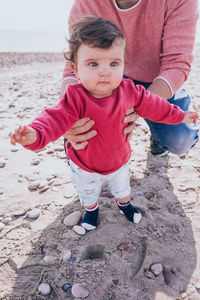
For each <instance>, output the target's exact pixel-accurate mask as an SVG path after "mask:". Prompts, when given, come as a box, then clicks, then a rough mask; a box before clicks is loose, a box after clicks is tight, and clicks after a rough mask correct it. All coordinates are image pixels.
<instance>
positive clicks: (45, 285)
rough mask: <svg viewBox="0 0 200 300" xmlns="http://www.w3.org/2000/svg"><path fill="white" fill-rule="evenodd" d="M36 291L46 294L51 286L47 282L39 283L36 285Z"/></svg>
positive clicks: (49, 291)
mask: <svg viewBox="0 0 200 300" xmlns="http://www.w3.org/2000/svg"><path fill="white" fill-rule="evenodd" d="M38 291H39V292H40V293H41V294H42V295H44V296H47V295H49V294H50V293H51V287H50V285H49V284H48V283H41V284H40V285H39V287H38Z"/></svg>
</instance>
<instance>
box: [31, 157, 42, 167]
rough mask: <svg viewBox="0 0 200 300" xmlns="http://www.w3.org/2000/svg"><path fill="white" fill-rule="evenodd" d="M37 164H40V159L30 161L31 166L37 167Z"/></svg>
mask: <svg viewBox="0 0 200 300" xmlns="http://www.w3.org/2000/svg"><path fill="white" fill-rule="evenodd" d="M39 163H40V159H38V158H37V159H34V160H32V162H31V165H32V166H37V165H39Z"/></svg>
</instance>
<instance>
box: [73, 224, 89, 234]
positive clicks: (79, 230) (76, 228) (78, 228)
mask: <svg viewBox="0 0 200 300" xmlns="http://www.w3.org/2000/svg"><path fill="white" fill-rule="evenodd" d="M73 230H74V231H75V232H76V233H77V234H79V235H85V234H86V230H85V228H83V227H82V226H78V225H75V226H74V227H73Z"/></svg>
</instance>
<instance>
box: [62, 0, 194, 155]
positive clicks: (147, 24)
mask: <svg viewBox="0 0 200 300" xmlns="http://www.w3.org/2000/svg"><path fill="white" fill-rule="evenodd" d="M197 6H198V3H197V0H132V1H128V0H104V1H102V0H95V1H91V0H75V1H74V4H73V7H72V10H71V14H70V17H69V31H70V32H71V26H72V25H73V23H74V22H75V21H76V20H77V18H79V17H81V16H85V15H97V16H102V17H103V18H107V19H109V20H111V21H112V22H114V23H115V24H116V25H118V26H119V27H120V29H121V30H122V32H123V33H124V35H125V38H126V43H127V51H126V61H127V63H126V66H125V71H124V75H125V76H126V77H128V78H131V79H132V80H133V81H134V82H135V84H138V83H140V84H142V85H144V86H145V87H146V88H147V89H148V90H149V91H151V92H152V93H154V94H157V95H159V96H161V97H162V98H164V99H166V100H168V101H170V103H173V104H176V105H178V106H179V107H180V108H182V109H183V110H188V107H189V104H190V97H189V95H188V94H187V93H186V92H185V91H184V90H180V88H181V86H182V85H183V83H184V82H185V81H186V79H187V77H188V75H189V72H190V67H191V62H192V50H193V46H194V39H195V27H196V21H197V17H198V9H197ZM75 82H77V79H76V78H75V76H74V75H73V73H72V72H71V71H70V65H69V64H66V67H65V70H64V73H63V84H62V91H61V95H62V94H63V93H64V90H65V88H66V85H68V84H70V83H75ZM177 91H178V92H177ZM135 119H136V116H135V114H134V113H133V110H129V111H128V112H127V116H126V117H125V119H124V121H125V122H131V123H130V125H129V126H128V127H127V128H126V130H125V131H124V133H129V137H130V132H131V131H132V129H133V127H134V121H135ZM146 122H147V124H148V125H149V128H150V130H151V135H152V138H151V152H152V154H154V155H163V154H165V153H166V151H170V152H172V153H175V154H182V153H185V152H187V151H189V150H190V149H191V148H192V147H193V146H194V145H195V144H196V143H197V141H198V135H197V133H198V130H197V129H196V127H195V126H193V127H191V126H188V125H187V124H179V125H166V124H161V123H154V122H151V121H149V120H146ZM93 124H94V123H93V120H88V119H82V120H79V121H78V122H77V123H76V124H75V125H74V126H73V128H71V129H70V130H69V131H68V132H67V133H66V134H65V137H66V138H67V139H68V140H70V141H71V142H73V146H74V147H75V148H76V149H83V148H84V147H86V145H87V144H88V142H89V139H90V138H92V137H93V136H94V135H96V134H97V133H96V132H95V131H94V130H92V126H93Z"/></svg>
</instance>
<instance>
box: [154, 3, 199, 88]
mask: <svg viewBox="0 0 200 300" xmlns="http://www.w3.org/2000/svg"><path fill="white" fill-rule="evenodd" d="M166 3H167V4H166V5H167V7H166V14H165V26H164V31H163V37H162V49H161V57H160V63H161V67H160V73H159V75H158V76H157V77H160V78H163V79H164V80H165V81H166V82H168V83H169V85H170V87H171V89H172V91H173V93H174V92H176V91H177V90H178V89H179V88H180V87H181V86H182V84H183V83H184V82H185V81H186V79H187V77H188V75H189V72H190V69H191V63H192V59H193V56H192V51H193V47H194V41H195V32H196V30H195V29H196V23H197V19H198V3H197V0H181V1H166Z"/></svg>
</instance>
